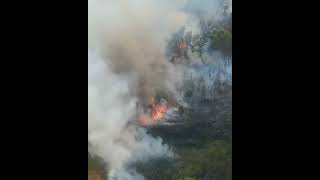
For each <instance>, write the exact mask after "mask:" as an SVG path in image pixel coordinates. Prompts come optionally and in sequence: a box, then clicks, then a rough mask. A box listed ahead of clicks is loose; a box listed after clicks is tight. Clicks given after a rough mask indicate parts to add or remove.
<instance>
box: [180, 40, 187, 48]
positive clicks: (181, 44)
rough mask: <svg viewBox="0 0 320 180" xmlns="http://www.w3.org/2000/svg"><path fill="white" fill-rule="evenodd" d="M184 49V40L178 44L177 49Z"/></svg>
mask: <svg viewBox="0 0 320 180" xmlns="http://www.w3.org/2000/svg"><path fill="white" fill-rule="evenodd" d="M185 48H186V43H185V42H184V40H182V41H181V42H180V43H179V49H185Z"/></svg>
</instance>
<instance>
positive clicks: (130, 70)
mask: <svg viewBox="0 0 320 180" xmlns="http://www.w3.org/2000/svg"><path fill="white" fill-rule="evenodd" d="M183 4H184V1H181V0H180V1H179V0H176V1H172V0H164V1H162V0H161V1H158V0H157V1H156V0H88V20H89V22H88V24H89V26H88V141H89V145H90V146H89V152H90V153H91V154H93V155H97V156H99V157H101V158H102V159H103V160H104V161H105V162H106V164H107V168H108V172H109V174H108V176H109V178H110V179H112V178H115V179H121V180H125V179H128V180H129V179H130V180H131V179H143V176H141V175H139V174H138V173H137V172H135V171H134V169H128V166H127V165H128V164H129V163H130V162H133V161H145V160H148V159H149V158H154V157H163V156H172V155H173V154H172V152H171V151H170V149H169V147H167V146H166V145H164V144H163V143H162V140H161V139H160V138H154V137H152V136H150V135H148V134H147V133H146V131H145V129H143V128H141V127H138V126H135V125H130V123H131V122H132V121H134V120H135V118H136V114H137V109H136V102H137V99H138V98H139V96H149V95H153V93H154V89H164V90H167V91H170V92H172V93H174V91H175V87H174V86H175V85H174V83H175V80H172V79H170V78H169V77H175V76H172V75H171V74H172V73H176V72H175V71H174V69H173V68H172V67H171V66H170V65H169V63H168V61H167V60H166V59H165V56H164V54H165V53H164V50H165V43H166V41H165V40H166V38H168V37H169V35H170V33H172V32H174V31H176V30H177V29H178V28H179V27H180V26H181V25H182V24H184V23H185V21H186V19H187V17H186V15H185V14H184V13H183V12H182V11H180V10H181V8H182V7H183Z"/></svg>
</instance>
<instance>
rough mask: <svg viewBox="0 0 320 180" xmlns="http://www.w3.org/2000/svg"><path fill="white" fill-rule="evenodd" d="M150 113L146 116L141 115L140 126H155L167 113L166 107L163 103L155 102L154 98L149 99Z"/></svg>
mask: <svg viewBox="0 0 320 180" xmlns="http://www.w3.org/2000/svg"><path fill="white" fill-rule="evenodd" d="M150 104H151V112H150V114H147V115H141V116H140V118H139V123H140V125H142V126H147V125H151V124H155V123H157V122H160V121H162V120H163V118H164V116H165V113H166V112H167V106H166V104H164V103H161V102H159V103H157V102H155V100H154V98H153V97H152V98H151V99H150Z"/></svg>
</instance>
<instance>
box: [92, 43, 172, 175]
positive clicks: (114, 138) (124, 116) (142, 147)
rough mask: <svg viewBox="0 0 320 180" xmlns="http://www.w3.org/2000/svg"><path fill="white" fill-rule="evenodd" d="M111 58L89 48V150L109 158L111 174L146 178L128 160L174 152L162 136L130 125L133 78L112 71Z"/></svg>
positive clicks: (132, 103)
mask: <svg viewBox="0 0 320 180" xmlns="http://www.w3.org/2000/svg"><path fill="white" fill-rule="evenodd" d="M108 62H110V61H108V60H105V59H103V58H102V57H101V56H100V55H99V54H98V52H95V51H94V52H93V51H91V50H90V49H89V50H88V140H89V144H90V148H89V152H90V153H92V154H93V155H97V156H99V157H101V158H102V159H103V160H105V162H106V163H107V166H108V171H109V176H110V177H115V178H117V179H121V180H122V179H123V180H125V179H143V177H142V176H141V175H139V174H137V173H136V172H134V171H130V170H129V169H127V168H126V165H127V163H130V162H131V161H135V160H147V159H148V158H150V157H162V156H172V152H171V151H169V149H168V147H167V146H166V145H163V144H162V141H161V139H159V138H153V137H151V136H149V135H148V134H146V132H145V130H144V129H142V128H140V127H136V126H128V123H129V122H130V121H132V120H133V119H134V116H135V111H136V109H135V108H136V107H135V103H136V98H135V97H133V96H131V95H130V87H129V86H128V85H129V83H128V81H129V80H130V78H128V77H126V76H120V75H116V74H114V73H113V72H111V70H110V68H109V67H108V66H109V65H108Z"/></svg>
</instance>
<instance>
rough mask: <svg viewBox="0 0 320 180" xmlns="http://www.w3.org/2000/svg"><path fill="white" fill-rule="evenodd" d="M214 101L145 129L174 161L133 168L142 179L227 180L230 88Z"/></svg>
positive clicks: (230, 141)
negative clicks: (162, 123)
mask: <svg viewBox="0 0 320 180" xmlns="http://www.w3.org/2000/svg"><path fill="white" fill-rule="evenodd" d="M216 92H217V94H215V95H214V97H215V98H213V99H211V100H202V101H199V102H198V103H197V104H193V105H192V106H191V107H190V108H185V109H184V113H183V115H181V116H179V117H178V118H177V119H171V120H169V122H171V123H173V124H174V125H161V126H153V127H150V128H148V133H150V134H152V135H153V136H155V137H157V136H159V137H161V138H162V139H163V142H164V143H165V144H168V145H169V146H170V147H171V148H172V150H173V151H174V153H175V154H176V157H175V158H173V159H154V160H151V161H149V162H147V163H136V164H134V165H133V166H134V167H136V169H137V171H138V172H139V173H141V174H143V175H144V176H145V178H146V179H150V180H160V179H168V180H170V179H172V180H176V179H188V178H189V179H202V178H207V179H217V180H219V179H221V180H228V179H231V160H232V102H231V100H232V88H231V86H229V87H224V90H223V91H216Z"/></svg>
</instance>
